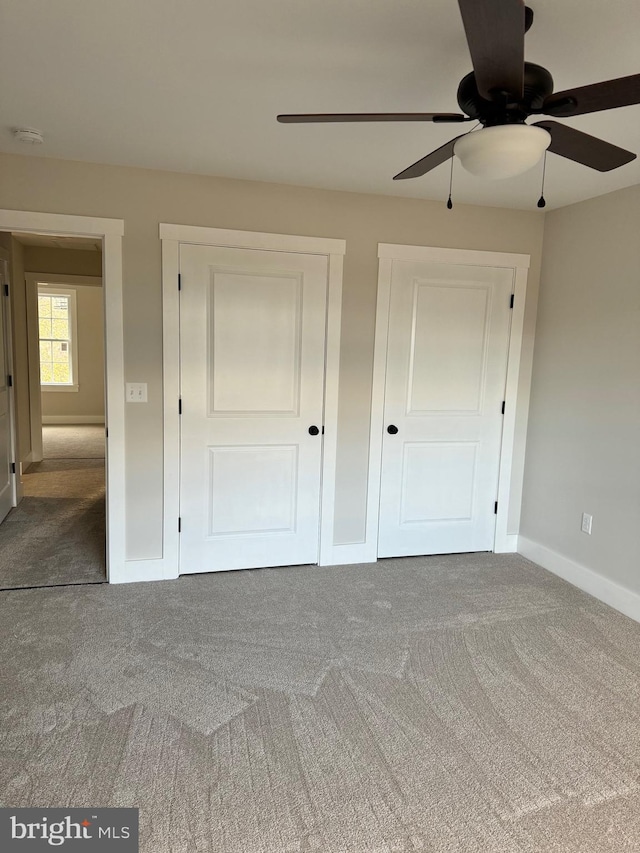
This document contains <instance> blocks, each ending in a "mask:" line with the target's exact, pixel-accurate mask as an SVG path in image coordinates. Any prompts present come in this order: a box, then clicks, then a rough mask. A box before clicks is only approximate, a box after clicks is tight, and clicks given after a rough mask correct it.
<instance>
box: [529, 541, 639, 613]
mask: <svg viewBox="0 0 640 853" xmlns="http://www.w3.org/2000/svg"><path fill="white" fill-rule="evenodd" d="M518 553H519V554H522V556H523V557H526V558H527V559H528V560H531V561H532V562H533V563H537V564H538V565H539V566H542V568H543V569H547V571H549V572H552V573H553V574H554V575H558V577H560V578H562V579H563V580H565V581H568V582H569V583H570V584H573V586H577V587H578V589H582V590H584V592H588V593H589V595H593V596H594V597H595V598H598V599H599V600H600V601H603V602H604V603H605V604H608V605H609V606H610V607H613V608H614V609H615V610H619V611H620V613H624V615H625V616H629V617H631V619H635V621H636V622H640V594H638V593H637V592H634V591H633V590H631V589H628V588H627V587H624V586H622V585H621V584H619V583H616V582H615V581H612V580H611V579H610V578H606V577H604V575H600V574H598V573H597V572H594V571H593V570H592V569H588V568H587V567H586V566H583V565H581V564H580V563H576V562H574V560H571V559H569V557H565V556H564V555H563V554H559V553H558V552H557V551H552V550H551V548H546V547H545V546H544V545H540V544H539V543H538V542H533V541H532V540H531V539H527V538H526V537H525V536H519V537H518Z"/></svg>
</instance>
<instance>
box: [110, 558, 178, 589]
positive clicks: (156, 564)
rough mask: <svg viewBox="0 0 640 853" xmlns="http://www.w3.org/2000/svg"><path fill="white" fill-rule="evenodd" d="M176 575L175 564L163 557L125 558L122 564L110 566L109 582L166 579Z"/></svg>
mask: <svg viewBox="0 0 640 853" xmlns="http://www.w3.org/2000/svg"><path fill="white" fill-rule="evenodd" d="M177 577H178V569H177V566H171V565H169V563H168V561H167V560H165V559H156V560H125V562H124V565H123V566H118V567H112V568H111V572H110V574H109V583H139V582H140V581H166V580H173V579H175V578H177Z"/></svg>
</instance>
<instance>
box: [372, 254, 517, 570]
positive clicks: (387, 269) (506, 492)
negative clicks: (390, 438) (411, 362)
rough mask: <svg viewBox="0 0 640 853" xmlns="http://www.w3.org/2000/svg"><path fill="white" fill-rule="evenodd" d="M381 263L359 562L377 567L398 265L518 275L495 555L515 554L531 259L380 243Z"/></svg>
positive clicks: (515, 286)
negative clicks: (513, 517)
mask: <svg viewBox="0 0 640 853" xmlns="http://www.w3.org/2000/svg"><path fill="white" fill-rule="evenodd" d="M378 258H379V262H378V301H377V309H376V330H375V341H374V357H373V388H372V395H371V432H370V437H369V482H368V487H367V521H366V534H365V535H366V539H365V542H363V543H362V545H361V546H360V549H359V557H360V561H361V562H375V561H376V560H377V558H378V524H379V505H380V475H381V467H382V435H383V427H384V424H383V418H384V390H385V379H386V365H387V334H388V327H389V302H390V296H391V274H392V268H393V261H394V260H403V261H426V262H429V263H438V264H463V265H471V266H488V267H489V266H490V267H506V268H509V269H513V270H514V307H513V315H512V318H511V333H510V340H509V357H508V363H507V381H506V397H505V402H506V405H505V415H504V421H503V434H502V448H501V452H500V475H499V481H498V513H497V519H496V536H495V545H494V550H495V551H496V552H500V553H504V552H511V551H515V549H516V538H517V537H514V536H511V535H509V534H508V533H507V522H508V516H509V506H510V505H511V504H513V505H514V506H515V505H516V504H517V505H518V506H519V503H520V501H521V499H522V490H521V488H520V490H519V491H518V489H517V487H514V484H513V483H512V477H511V472H512V468H513V454H514V435H515V424H516V414H517V412H516V408H517V407H516V404H517V391H518V377H519V372H520V356H521V350H522V332H523V321H524V306H525V296H526V288H527V273H528V269H529V263H530V256H529V255H519V254H510V253H503V252H482V251H475V250H468V249H441V248H436V247H428V246H401V245H393V244H390V243H379V244H378Z"/></svg>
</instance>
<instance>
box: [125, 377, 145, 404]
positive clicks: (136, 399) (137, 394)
mask: <svg viewBox="0 0 640 853" xmlns="http://www.w3.org/2000/svg"><path fill="white" fill-rule="evenodd" d="M125 399H126V401H127V403H146V402H147V383H146V382H127V385H126V397H125Z"/></svg>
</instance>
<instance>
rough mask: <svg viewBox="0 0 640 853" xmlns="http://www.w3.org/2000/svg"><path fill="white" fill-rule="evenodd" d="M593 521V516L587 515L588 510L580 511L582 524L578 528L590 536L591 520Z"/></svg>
mask: <svg viewBox="0 0 640 853" xmlns="http://www.w3.org/2000/svg"><path fill="white" fill-rule="evenodd" d="M592 521H593V516H591V515H589V513H588V512H583V513H582V525H581V527H580V529H581V530H582V532H583V533H588V534H589V536H591V522H592Z"/></svg>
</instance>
